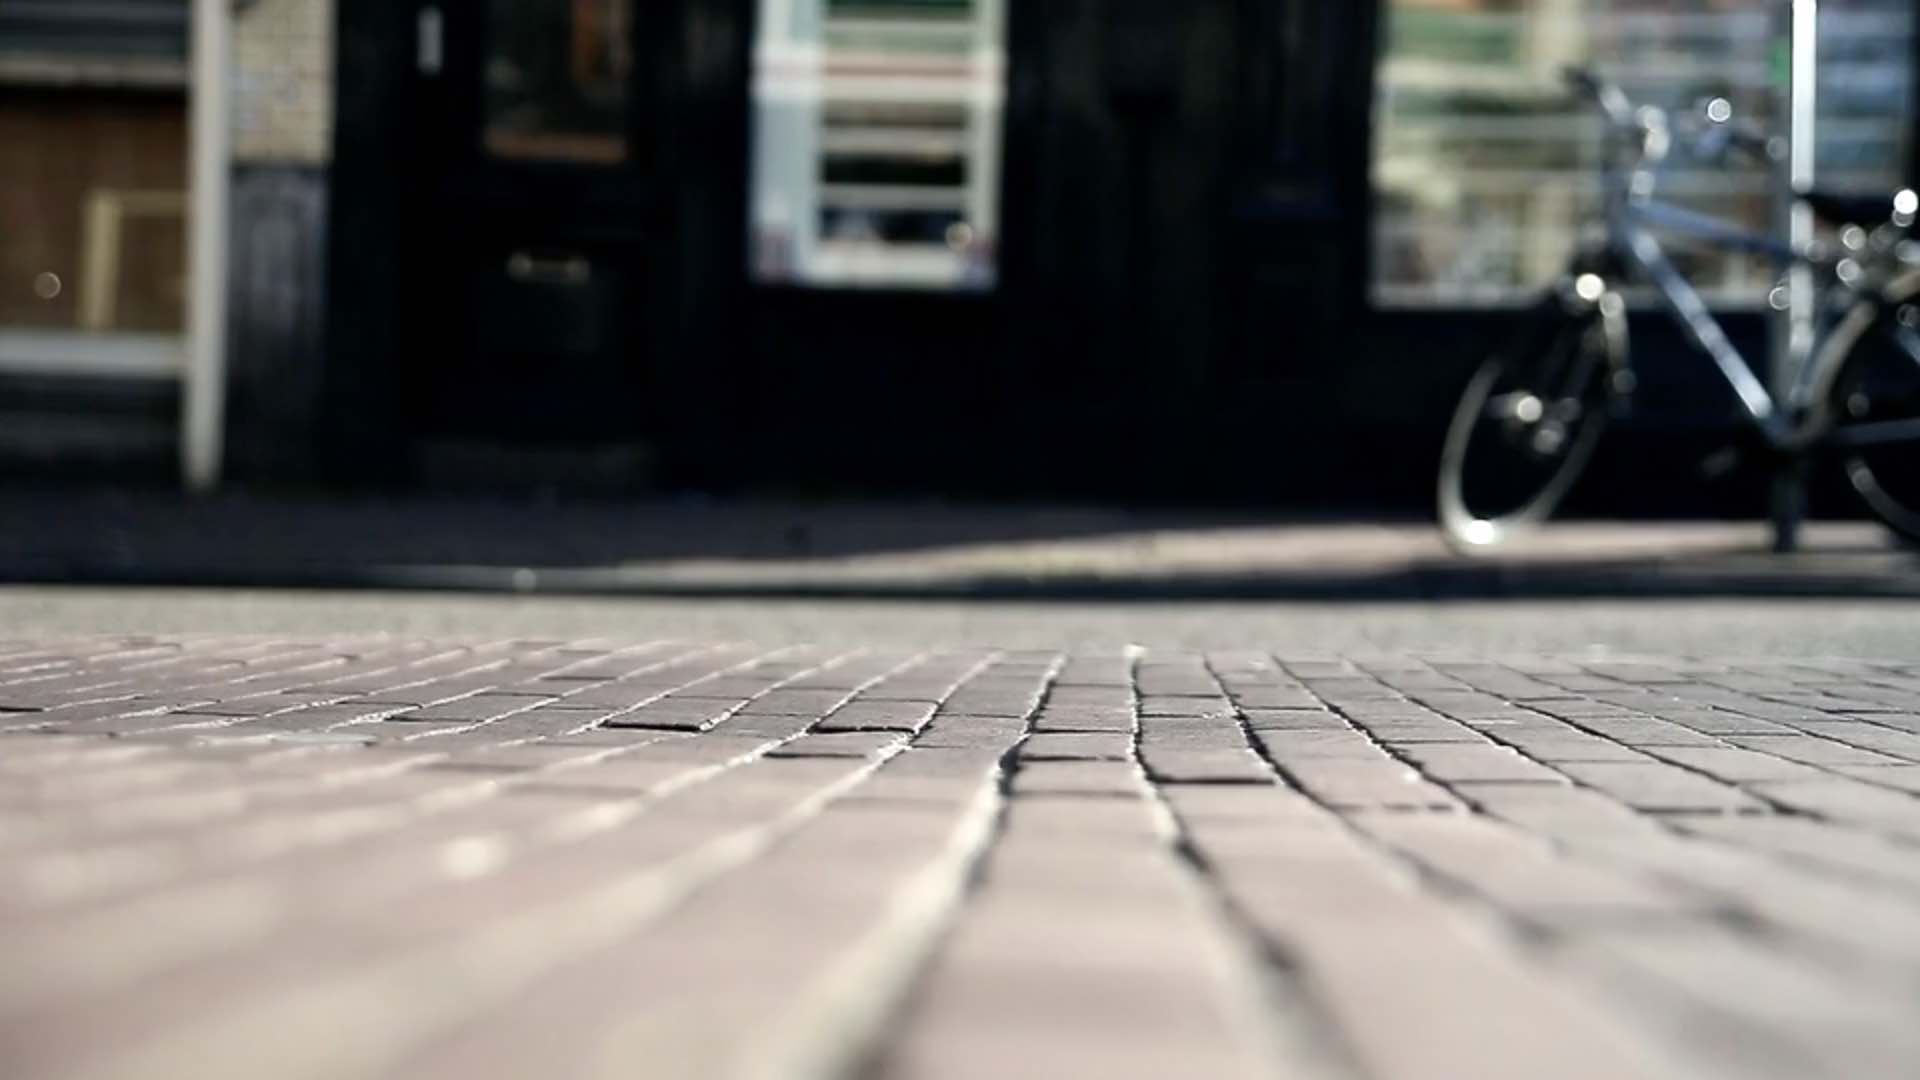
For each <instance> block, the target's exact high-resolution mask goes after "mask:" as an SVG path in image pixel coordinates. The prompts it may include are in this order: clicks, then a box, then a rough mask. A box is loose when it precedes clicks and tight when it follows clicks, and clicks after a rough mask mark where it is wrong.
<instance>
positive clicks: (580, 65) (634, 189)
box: [396, 0, 664, 443]
mask: <svg viewBox="0 0 1920 1080" xmlns="http://www.w3.org/2000/svg"><path fill="white" fill-rule="evenodd" d="M656 10H657V5H653V4H647V3H643V2H641V0H447V2H444V3H440V4H429V5H425V6H423V7H421V8H419V9H418V12H417V20H416V25H415V26H414V27H413V29H414V31H415V49H414V50H413V53H414V55H413V57H412V59H413V68H414V71H413V78H414V79H415V80H416V93H415V94H414V95H413V100H414V102H415V109H416V115H415V117H414V123H413V124H412V125H410V126H411V129H412V131H413V132H414V134H415V139H414V145H413V146H412V148H411V151H410V160H405V161H403V162H398V163H396V164H398V165H401V166H403V167H404V168H405V170H406V176H405V178H404V179H403V180H402V181H401V182H402V183H403V185H404V186H405V189H406V191H407V192H408V195H407V198H406V207H405V209H404V211H403V213H402V214H401V215H400V220H399V229H400V234H401V235H400V236H399V237H397V239H398V240H399V247H400V259H401V262H402V266H403V273H402V276H401V281H400V295H401V301H400V310H401V318H402V320H403V324H404V325H403V329H402V332H401V334H400V345H401V349H400V356H399V358H398V359H399V362H400V364H401V365H402V368H403V370H404V373H405V378H404V384H405V413H406V416H405V417H404V418H403V421H402V422H403V423H405V424H408V425H409V426H411V427H412V428H413V431H412V434H413V435H414V436H415V437H426V438H434V437H446V438H457V439H479V440H485V441H488V442H495V443H510V442H557V443H609V442H623V441H630V440H633V439H636V438H638V437H640V436H641V435H642V434H644V431H643V429H644V427H645V416H646V415H647V392H648V383H649V379H650V377H651V375H652V365H651V364H650V362H649V361H650V358H649V349H648V348H647V347H646V343H647V341H648V337H649V335H648V332H647V330H648V327H647V320H648V316H647V311H648V307H649V305H648V303H647V297H648V294H649V289H650V283H651V282H652V281H653V280H654V278H655V275H656V274H657V273H658V272H659V258H660V252H661V250H662V247H663V245H662V243H661V242H660V236H659V229H658V220H659V218H660V214H659V211H658V207H659V204H660V202H661V189H660V184H659V182H658V177H657V175H656V173H657V169H656V165H657V162H658V158H659V139H658V138H656V129H657V126H658V125H657V122H656V121H657V117H658V111H659V109H658V106H659V103H658V102H657V101H655V100H653V96H652V95H654V94H657V90H655V89H654V88H655V87H656V86H657V83H658V80H657V79H655V78H653V77H652V76H653V75H655V74H656V73H657V72H658V71H659V69H660V67H661V64H660V60H661V56H660V53H661V49H662V42H663V40H664V39H663V36H662V34H661V33H660V32H659V22H660V20H659V18H658V17H657V16H656V14H655V12H656Z"/></svg>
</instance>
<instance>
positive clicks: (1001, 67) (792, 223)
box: [751, 0, 1005, 289]
mask: <svg viewBox="0 0 1920 1080" xmlns="http://www.w3.org/2000/svg"><path fill="white" fill-rule="evenodd" d="M1004 13H1005V0H760V22H759V26H760V32H759V33H760V36H759V41H758V43H757V44H756V47H755V61H754V62H755V76H754V105H755V135H754V140H755V141H754V173H753V196H752V203H753V205H752V211H751V212H752V229H753V252H752V256H751V258H752V263H753V271H754V275H755V277H756V278H757V279H758V280H760V281H764V282H775V283H779V282H788V283H797V284H805V285H821V286H836V285H855V286H890V287H909V288H932V289H985V288H991V287H992V285H993V283H994V277H995V262H994V239H995V236H996V234H997V230H998V226H999V186H1000V127H1001V110H1002V101H1003V98H1004V93H1005V88H1004V78H1005V75H1004V71H1005V62H1004V51H1003V42H1004V27H1005V17H1004Z"/></svg>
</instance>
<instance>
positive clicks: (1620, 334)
mask: <svg viewBox="0 0 1920 1080" xmlns="http://www.w3.org/2000/svg"><path fill="white" fill-rule="evenodd" d="M1626 371H1627V369H1626V307H1625V305H1624V304H1623V303H1622V302H1621V300H1620V297H1619V296H1618V295H1617V294H1615V293H1612V292H1610V291H1607V290H1606V289H1605V287H1604V286H1603V285H1602V284H1601V283H1600V279H1599V278H1597V277H1595V276H1592V275H1583V276H1582V277H1580V278H1578V279H1573V280H1569V281H1568V282H1566V283H1565V284H1564V285H1562V286H1560V287H1556V288H1555V289H1554V290H1553V291H1552V292H1551V293H1549V295H1548V296H1547V297H1546V298H1545V299H1544V300H1542V301H1541V303H1540V304H1539V306H1537V307H1536V308H1535V309H1534V310H1533V311H1532V312H1530V313H1529V315H1528V317H1527V320H1526V322H1525V324H1524V325H1523V327H1522V329H1521V332H1520V333H1519V334H1518V335H1517V336H1516V337H1515V339H1514V342H1513V344H1512V345H1511V346H1510V347H1509V348H1508V349H1507V350H1506V351H1504V352H1502V353H1499V354H1497V355H1495V356H1494V357H1493V358H1492V359H1489V360H1488V361H1486V363H1484V364H1482V365H1481V366H1480V369H1479V370H1478V371H1477V372H1475V373H1474V376H1473V379H1472V380H1471V381H1470V382H1468V383H1467V388H1466V391H1465V392H1464V393H1462V394H1461V396H1460V403H1459V405H1457V406H1456V407H1455V408H1454V412H1453V420H1452V423H1451V424H1450V425H1449V426H1448V428H1447V441H1446V444H1445V446H1444V447H1443V448H1442V450H1441V455H1440V483H1439V517H1440V528H1441V532H1442V533H1443V534H1444V535H1445V537H1446V539H1447V542H1448V543H1450V544H1452V545H1453V546H1454V547H1455V548H1456V549H1459V550H1462V551H1473V550H1480V549H1485V548H1489V547H1492V546H1494V545H1497V544H1499V543H1501V542H1503V541H1506V540H1509V539H1512V538H1513V537H1514V536H1516V535H1518V534H1520V533H1523V532H1525V531H1527V530H1529V529H1531V528H1533V527H1535V526H1537V525H1539V524H1540V523H1541V522H1543V521H1545V520H1546V519H1547V518H1548V517H1549V516H1550V515H1551V514H1552V513H1553V511H1554V510H1555V509H1556V508H1557V507H1558V506H1559V505H1560V502H1561V500H1562V499H1564V498H1565V497H1566V494H1567V491H1568V490H1569V489H1570V488H1572V487H1573V484H1574V481H1575V480H1577V479H1579V477H1580V474H1581V472H1582V471H1584V470H1585V469H1586V467H1587V464H1588V463H1589V462H1590V461H1591V460H1592V459H1593V452H1594V449H1595V447H1596V446H1597V445H1598V444H1599V441H1600V435H1601V433H1602V431H1604V430H1605V428H1606V422H1607V417H1608V414H1609V411H1610V406H1611V404H1612V396H1613V394H1615V393H1616V392H1619V391H1620V390H1623V389H1625V383H1626V381H1627V378H1628V376H1627V374H1626Z"/></svg>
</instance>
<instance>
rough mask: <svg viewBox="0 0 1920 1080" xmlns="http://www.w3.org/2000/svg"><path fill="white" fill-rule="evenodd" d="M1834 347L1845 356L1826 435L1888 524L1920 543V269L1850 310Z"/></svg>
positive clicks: (1848, 473) (1850, 478) (1832, 392)
mask: <svg viewBox="0 0 1920 1080" xmlns="http://www.w3.org/2000/svg"><path fill="white" fill-rule="evenodd" d="M1830 347H1831V348H1835V349H1841V350H1844V353H1843V354H1842V355H1843V356H1844V359H1843V360H1841V362H1840V365H1839V374H1838V376H1837V377H1836V378H1835V379H1834V384H1833V387H1832V389H1831V390H1830V391H1829V393H1828V396H1827V402H1828V408H1829V409H1831V410H1832V416H1833V422H1834V427H1833V430H1832V432H1831V433H1830V434H1829V435H1828V439H1829V441H1830V442H1832V443H1833V444H1834V445H1836V446H1838V447H1839V448H1840V451H1841V459H1840V460H1841V464H1842V466H1843V468H1844V469H1845V470H1846V476H1847V481H1848V482H1849V483H1850V484H1851V485H1852V486H1853V490H1854V493H1855V494H1857V495H1859V496H1860V500H1861V501H1862V502H1863V503H1865V504H1866V507H1867V509H1868V510H1869V511H1871V512H1872V513H1873V515H1874V516H1875V517H1877V518H1879V519H1880V520H1881V522H1883V523H1884V524H1885V525H1886V526H1887V528H1889V529H1891V530H1892V531H1893V532H1895V533H1896V534H1898V535H1899V536H1901V537H1902V538H1903V539H1905V540H1906V541H1907V542H1908V543H1914V544H1920V274H1911V275H1908V276H1907V277H1905V278H1903V279H1901V280H1899V281H1896V282H1894V284H1893V285H1891V286H1889V287H1888V289H1887V290H1886V292H1885V293H1884V294H1883V296H1882V299H1881V301H1880V302H1878V303H1871V304H1861V305H1860V306H1859V307H1857V308H1855V309H1854V310H1853V311H1852V312H1850V313H1849V314H1848V315H1847V317H1846V318H1845V319H1843V320H1842V321H1841V323H1840V325H1839V326H1838V327H1836V328H1835V330H1834V334H1833V340H1832V344H1831V345H1830Z"/></svg>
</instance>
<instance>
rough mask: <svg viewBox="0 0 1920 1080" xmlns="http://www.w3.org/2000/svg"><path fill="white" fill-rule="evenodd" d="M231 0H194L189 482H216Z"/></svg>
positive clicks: (185, 439) (184, 436)
mask: <svg viewBox="0 0 1920 1080" xmlns="http://www.w3.org/2000/svg"><path fill="white" fill-rule="evenodd" d="M230 2H231V0H193V85H192V91H191V98H192V105H191V109H192V116H191V121H190V124H189V131H190V135H189V142H190V149H189V156H190V158H191V160H190V162H189V170H188V171H189V181H188V183H189V184H190V186H191V187H192V198H191V203H190V206H189V212H188V221H189V223H190V226H189V227H190V229H191V235H190V238H189V241H188V252H187V281H188V288H189V295H188V299H187V364H186V372H185V376H186V379H185V386H184V387H183V388H182V390H183V392H182V395H181V397H182V401H183V407H182V412H183V415H182V417H181V424H180V457H181V466H182V469H183V471H184V472H185V473H186V481H187V487H188V488H189V489H190V490H192V491H195V492H206V491H211V490H213V489H214V488H215V487H217V486H218V485H219V483H220V466H221V458H222V441H223V436H224V434H225V432H224V427H225V412H226V384H227V207H228V187H229V177H228V168H229V162H230V160H231V157H232V155H231V153H230V144H231V137H232V136H231V132H230V129H229V127H228V109H229V102H228V89H227V88H228V70H229V65H230V64H231V62H232V60H231V57H232V53H231V49H232V40H233V32H232V31H233V28H232V14H231V9H230V8H229V6H228V5H229V3H230Z"/></svg>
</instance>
